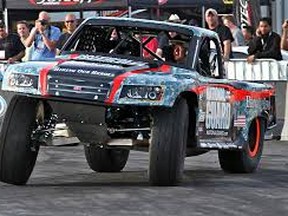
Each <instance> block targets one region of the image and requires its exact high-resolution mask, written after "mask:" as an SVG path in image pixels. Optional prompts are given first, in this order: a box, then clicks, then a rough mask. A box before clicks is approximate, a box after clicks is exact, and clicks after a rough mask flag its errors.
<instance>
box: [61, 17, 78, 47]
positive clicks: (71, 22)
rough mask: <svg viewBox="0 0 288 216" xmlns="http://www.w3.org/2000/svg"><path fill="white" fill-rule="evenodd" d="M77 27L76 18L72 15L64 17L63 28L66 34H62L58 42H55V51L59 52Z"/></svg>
mask: <svg viewBox="0 0 288 216" xmlns="http://www.w3.org/2000/svg"><path fill="white" fill-rule="evenodd" d="M76 27H77V18H76V16H75V15H74V14H67V15H66V16H65V28H66V32H65V33H63V34H62V35H61V36H60V38H59V40H58V42H57V45H56V47H57V49H58V50H61V48H62V47H63V45H64V44H65V42H66V41H67V39H68V38H69V37H70V36H71V35H72V33H73V32H74V31H75V29H76Z"/></svg>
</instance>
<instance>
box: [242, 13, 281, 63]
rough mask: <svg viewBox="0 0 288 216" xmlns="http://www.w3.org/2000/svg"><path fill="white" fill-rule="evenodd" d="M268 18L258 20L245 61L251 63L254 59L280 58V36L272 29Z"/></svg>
mask: <svg viewBox="0 0 288 216" xmlns="http://www.w3.org/2000/svg"><path fill="white" fill-rule="evenodd" d="M271 23H272V22H271V19H270V18H262V19H260V21H259V24H258V29H257V30H256V37H254V38H253V40H251V42H250V43H249V48H248V54H249V56H248V58H247V61H248V62H249V63H252V62H253V61H255V59H261V58H272V59H276V60H282V54H281V49H280V42H281V37H280V36H279V35H278V34H277V33H275V32H273V31H272V27H271Z"/></svg>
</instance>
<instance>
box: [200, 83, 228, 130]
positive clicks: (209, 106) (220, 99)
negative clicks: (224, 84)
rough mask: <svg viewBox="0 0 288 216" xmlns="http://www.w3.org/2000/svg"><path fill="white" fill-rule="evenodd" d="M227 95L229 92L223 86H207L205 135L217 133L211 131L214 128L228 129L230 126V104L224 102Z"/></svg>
mask: <svg viewBox="0 0 288 216" xmlns="http://www.w3.org/2000/svg"><path fill="white" fill-rule="evenodd" d="M229 95H230V94H229V92H228V91H226V90H225V89H224V88H214V87H211V88H207V92H206V100H207V102H206V121H205V127H206V130H207V131H206V134H207V135H217V134H216V132H215V131H213V130H215V129H218V130H228V129H229V128H230V122H231V121H230V119H231V104H230V103H229V102H226V101H227V100H228V99H229ZM209 130H212V131H209ZM208 132H210V134H208ZM219 133H220V132H219ZM225 133H226V132H225ZM227 134H228V133H227Z"/></svg>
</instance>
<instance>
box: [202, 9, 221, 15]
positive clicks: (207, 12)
mask: <svg viewBox="0 0 288 216" xmlns="http://www.w3.org/2000/svg"><path fill="white" fill-rule="evenodd" d="M210 13H212V14H213V15H214V16H218V13H217V11H216V10H215V9H213V8H209V9H207V10H206V12H205V17H207V16H208V15H209V14H210Z"/></svg>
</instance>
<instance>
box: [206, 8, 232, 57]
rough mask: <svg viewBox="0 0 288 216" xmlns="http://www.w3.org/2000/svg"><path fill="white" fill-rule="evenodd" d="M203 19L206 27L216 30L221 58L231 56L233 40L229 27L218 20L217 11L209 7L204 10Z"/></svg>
mask: <svg viewBox="0 0 288 216" xmlns="http://www.w3.org/2000/svg"><path fill="white" fill-rule="evenodd" d="M205 19H206V22H207V24H208V29H210V30H212V31H214V32H216V33H217V34H218V36H219V38H220V41H221V47H222V51H223V59H224V60H228V59H229V58H231V57H232V52H231V43H232V42H233V41H234V39H233V36H232V33H231V31H230V29H229V28H228V27H226V26H224V25H222V24H220V22H219V18H218V13H217V11H216V10H215V9H213V8H209V9H208V10H206V12H205Z"/></svg>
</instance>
